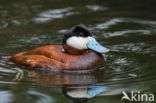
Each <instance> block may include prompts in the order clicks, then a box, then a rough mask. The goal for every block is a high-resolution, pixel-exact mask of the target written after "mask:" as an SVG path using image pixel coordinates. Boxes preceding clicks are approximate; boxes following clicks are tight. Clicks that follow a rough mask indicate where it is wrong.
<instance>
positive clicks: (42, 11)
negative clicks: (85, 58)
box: [0, 0, 156, 103]
mask: <svg viewBox="0 0 156 103" xmlns="http://www.w3.org/2000/svg"><path fill="white" fill-rule="evenodd" d="M154 2H155V0H150V1H148V3H147V2H146V0H138V1H131V0H126V1H125V0H119V1H114V0H109V1H108V0H107V1H106V0H104V1H94V0H91V1H72V0H69V1H63V0H44V1H41V0H29V1H26V0H23V1H19V0H14V1H8V0H2V1H0V9H1V10H0V18H1V19H0V103H87V102H88V103H121V101H120V100H121V97H122V91H126V93H131V91H134V92H138V91H140V92H141V93H152V94H155V93H156V89H155V86H156V83H155V79H156V76H155V73H156V69H155V67H156V59H155V58H156V35H155V34H156V19H155V18H156V15H155V4H154ZM80 23H83V24H85V25H86V26H87V27H89V30H91V31H92V32H93V34H94V36H95V37H96V39H97V40H98V41H99V42H100V43H101V44H103V45H105V46H107V47H108V48H109V49H111V52H110V53H108V54H104V57H105V59H106V63H105V64H106V65H105V66H104V67H101V68H99V69H100V70H97V71H95V72H93V73H76V74H75V73H53V72H52V73H47V72H44V73H42V72H38V71H28V70H23V69H21V68H18V67H16V66H15V65H14V64H12V63H10V62H8V61H7V58H8V56H10V55H13V54H15V53H18V52H21V51H26V50H31V49H34V48H36V47H39V46H43V45H51V44H60V43H61V39H62V33H64V32H65V31H66V30H67V29H69V28H71V27H72V26H73V25H76V24H80ZM124 102H125V103H126V102H127V101H124ZM140 103H141V102H140ZM142 103H143V102H142Z"/></svg>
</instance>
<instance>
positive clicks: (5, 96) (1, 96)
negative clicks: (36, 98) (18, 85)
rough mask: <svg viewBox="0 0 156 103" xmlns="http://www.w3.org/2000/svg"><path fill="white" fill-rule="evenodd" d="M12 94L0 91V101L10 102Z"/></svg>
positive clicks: (1, 102) (2, 102)
mask: <svg viewBox="0 0 156 103" xmlns="http://www.w3.org/2000/svg"><path fill="white" fill-rule="evenodd" d="M12 101H13V94H12V93H11V92H10V91H0V103H11V102H12Z"/></svg>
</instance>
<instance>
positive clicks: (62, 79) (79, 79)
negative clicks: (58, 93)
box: [29, 71, 107, 103]
mask: <svg viewBox="0 0 156 103" xmlns="http://www.w3.org/2000/svg"><path fill="white" fill-rule="evenodd" d="M102 74H103V72H101V71H97V72H94V73H48V74H47V73H43V72H42V73H41V72H36V71H30V72H29V77H30V78H29V81H32V82H37V83H41V84H56V85H62V93H63V94H64V95H65V96H66V97H67V98H69V99H71V100H72V101H73V102H74V103H86V102H87V101H88V100H89V99H90V98H93V97H95V96H97V95H98V94H100V93H102V92H104V91H105V90H106V89H107V87H106V86H104V85H102V86H101V85H96V84H98V83H100V82H101V81H102V80H103V77H101V76H102Z"/></svg>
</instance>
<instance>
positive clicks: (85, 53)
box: [9, 24, 109, 71]
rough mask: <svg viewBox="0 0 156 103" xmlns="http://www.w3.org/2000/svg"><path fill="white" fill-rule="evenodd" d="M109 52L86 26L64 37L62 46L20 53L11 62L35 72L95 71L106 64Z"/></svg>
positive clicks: (71, 31) (72, 30) (67, 33)
mask: <svg viewBox="0 0 156 103" xmlns="http://www.w3.org/2000/svg"><path fill="white" fill-rule="evenodd" d="M108 51H109V49H107V48H105V47H103V46H101V45H100V44H99V43H98V42H97V41H96V40H95V38H93V35H92V33H91V32H90V31H89V30H88V29H87V28H86V27H85V26H84V25H83V24H79V25H76V26H74V27H72V28H71V29H70V30H68V31H66V32H65V33H64V35H63V39H62V45H48V46H43V47H39V48H36V49H34V50H31V51H26V52H21V53H18V54H15V55H14V56H11V57H10V58H9V61H11V62H14V63H15V64H18V65H20V66H22V67H26V68H29V69H32V70H38V69H39V70H45V71H46V70H50V71H78V70H94V69H95V68H97V67H99V66H100V65H101V64H103V63H104V62H103V61H104V58H103V56H102V53H106V52H108Z"/></svg>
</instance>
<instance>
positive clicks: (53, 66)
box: [9, 52, 66, 71]
mask: <svg viewBox="0 0 156 103" xmlns="http://www.w3.org/2000/svg"><path fill="white" fill-rule="evenodd" d="M25 54H27V52H22V53H19V54H16V55H14V56H12V57H11V58H10V59H9V60H10V61H12V62H14V63H15V64H19V65H20V66H24V67H27V68H28V69H41V70H57V71H58V70H61V68H66V65H65V64H64V63H62V62H59V61H57V60H54V59H51V58H48V57H46V56H43V55H25Z"/></svg>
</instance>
